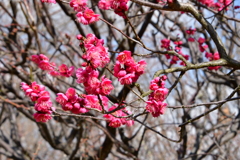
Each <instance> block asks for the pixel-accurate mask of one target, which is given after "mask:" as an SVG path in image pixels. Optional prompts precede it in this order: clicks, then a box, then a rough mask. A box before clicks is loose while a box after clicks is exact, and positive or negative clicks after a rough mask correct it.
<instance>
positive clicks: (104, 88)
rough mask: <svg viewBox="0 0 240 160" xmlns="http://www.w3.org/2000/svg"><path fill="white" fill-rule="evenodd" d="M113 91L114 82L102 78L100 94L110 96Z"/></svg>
mask: <svg viewBox="0 0 240 160" xmlns="http://www.w3.org/2000/svg"><path fill="white" fill-rule="evenodd" d="M113 89H114V87H113V85H112V81H111V80H109V79H108V78H105V77H102V79H101V84H100V91H99V94H102V95H109V94H110V92H111V91H112V90H113Z"/></svg>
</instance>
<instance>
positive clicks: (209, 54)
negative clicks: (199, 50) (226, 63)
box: [205, 52, 221, 70]
mask: <svg viewBox="0 0 240 160" xmlns="http://www.w3.org/2000/svg"><path fill="white" fill-rule="evenodd" d="M205 56H206V58H208V59H209V60H210V61H214V60H218V59H220V55H219V53H218V52H215V53H214V54H212V53H208V52H206V54H205ZM219 68H221V66H210V67H208V69H209V70H218V69H219Z"/></svg>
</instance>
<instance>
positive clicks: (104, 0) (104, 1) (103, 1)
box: [98, 0, 111, 10]
mask: <svg viewBox="0 0 240 160" xmlns="http://www.w3.org/2000/svg"><path fill="white" fill-rule="evenodd" d="M110 5H111V4H110V0H100V1H99V2H98V7H99V8H100V9H103V10H109V9H110V8H111V6H110Z"/></svg>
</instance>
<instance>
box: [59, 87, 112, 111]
mask: <svg viewBox="0 0 240 160" xmlns="http://www.w3.org/2000/svg"><path fill="white" fill-rule="evenodd" d="M99 98H100V101H99ZM99 98H98V96H96V95H81V97H80V96H78V95H77V93H76V90H75V89H74V88H69V89H67V91H66V93H65V94H64V93H58V94H57V97H56V101H57V102H58V103H60V104H61V106H62V109H63V110H64V111H70V112H72V113H74V114H82V113H87V112H88V111H89V110H90V109H96V110H98V111H102V109H103V108H104V109H106V108H107V107H108V98H107V97H105V96H99Z"/></svg>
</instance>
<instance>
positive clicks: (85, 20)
mask: <svg viewBox="0 0 240 160" xmlns="http://www.w3.org/2000/svg"><path fill="white" fill-rule="evenodd" d="M69 4H70V7H72V8H73V10H74V11H76V12H77V14H76V16H77V20H78V21H79V22H80V23H82V24H84V25H89V24H92V23H94V22H96V21H98V20H99V16H100V15H99V14H96V13H94V11H93V10H92V9H90V8H88V7H87V0H71V1H70V3H69Z"/></svg>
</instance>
